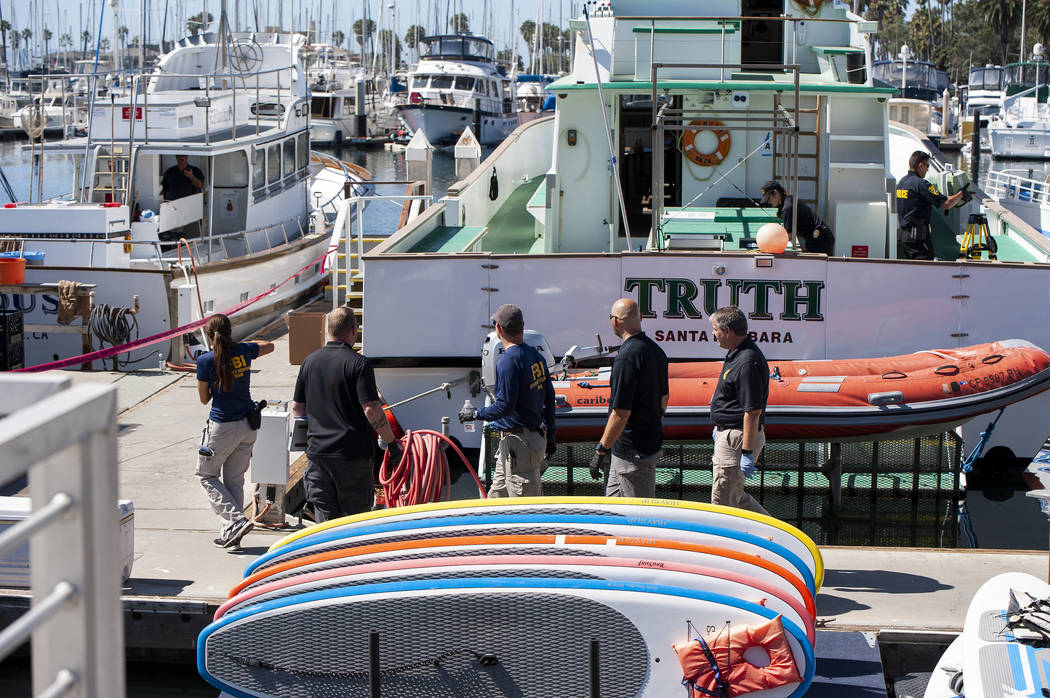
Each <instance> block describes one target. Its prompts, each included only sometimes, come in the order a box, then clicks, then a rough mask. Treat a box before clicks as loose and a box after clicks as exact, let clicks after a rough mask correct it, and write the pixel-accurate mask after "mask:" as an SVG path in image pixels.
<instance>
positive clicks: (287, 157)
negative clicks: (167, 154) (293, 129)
mask: <svg viewBox="0 0 1050 698" xmlns="http://www.w3.org/2000/svg"><path fill="white" fill-rule="evenodd" d="M293 172H295V139H294V138H289V139H288V140H286V141H285V142H284V176H285V177H287V176H288V175H290V174H291V173H293Z"/></svg>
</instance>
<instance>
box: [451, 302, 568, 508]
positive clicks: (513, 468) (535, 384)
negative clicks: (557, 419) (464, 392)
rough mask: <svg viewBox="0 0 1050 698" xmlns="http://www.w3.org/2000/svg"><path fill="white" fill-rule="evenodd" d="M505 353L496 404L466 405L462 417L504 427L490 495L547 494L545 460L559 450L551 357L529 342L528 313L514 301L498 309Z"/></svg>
mask: <svg viewBox="0 0 1050 698" xmlns="http://www.w3.org/2000/svg"><path fill="white" fill-rule="evenodd" d="M492 324H493V325H495V326H496V336H497V337H499V339H500V341H501V342H502V343H503V356H502V357H501V358H500V360H499V363H497V364H496V396H495V399H494V401H493V403H492V404H491V405H487V406H485V407H482V408H481V409H477V408H475V407H471V406H465V407H464V408H463V409H462V410H460V411H459V421H460V422H473V421H474V420H475V419H483V420H485V421H486V422H491V428H492V429H494V430H496V431H498V432H499V449H498V451H497V454H496V468H495V472H494V473H493V476H492V486H491V487H490V488H489V496H490V497H530V496H539V495H542V494H543V488H542V486H541V483H540V465H541V461H542V460H543V459H544V458H550V457H551V456H552V455H554V450H555V448H556V447H557V443H556V442H555V440H554V384H553V383H551V377H550V374H549V373H548V371H547V362H546V361H544V359H543V357H542V356H541V355H540V353H539V352H538V351H536V349H535V347H532V346H529V345H528V344H526V343H525V319H524V317H522V314H521V310H520V309H519V308H518V307H517V306H513V305H509V304H506V305H501V306H500V307H499V308H497V309H496V312H495V313H493V315H492Z"/></svg>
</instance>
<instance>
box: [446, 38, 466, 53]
mask: <svg viewBox="0 0 1050 698" xmlns="http://www.w3.org/2000/svg"><path fill="white" fill-rule="evenodd" d="M441 55H442V56H450V57H455V56H462V55H463V40H462V39H442V40H441Z"/></svg>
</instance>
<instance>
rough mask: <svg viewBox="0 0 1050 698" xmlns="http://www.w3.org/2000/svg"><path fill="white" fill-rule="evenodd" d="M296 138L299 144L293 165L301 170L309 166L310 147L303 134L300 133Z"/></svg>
mask: <svg viewBox="0 0 1050 698" xmlns="http://www.w3.org/2000/svg"><path fill="white" fill-rule="evenodd" d="M296 138H297V140H298V141H299V143H298V150H296V155H297V157H296V160H295V164H296V166H297V167H298V168H299V169H300V170H301V169H303V168H304V167H306V166H307V165H309V164H310V145H309V143H308V142H307V137H306V134H305V133H300V134H299V135H298V136H297V137H296Z"/></svg>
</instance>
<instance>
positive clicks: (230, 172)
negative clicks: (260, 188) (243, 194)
mask: <svg viewBox="0 0 1050 698" xmlns="http://www.w3.org/2000/svg"><path fill="white" fill-rule="evenodd" d="M212 180H213V182H214V183H215V187H216V188H217V189H227V188H230V187H246V186H248V156H247V155H246V154H245V152H244V151H243V150H238V151H237V152H235V153H223V154H222V155H216V156H215V159H214V162H213V163H212Z"/></svg>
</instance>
